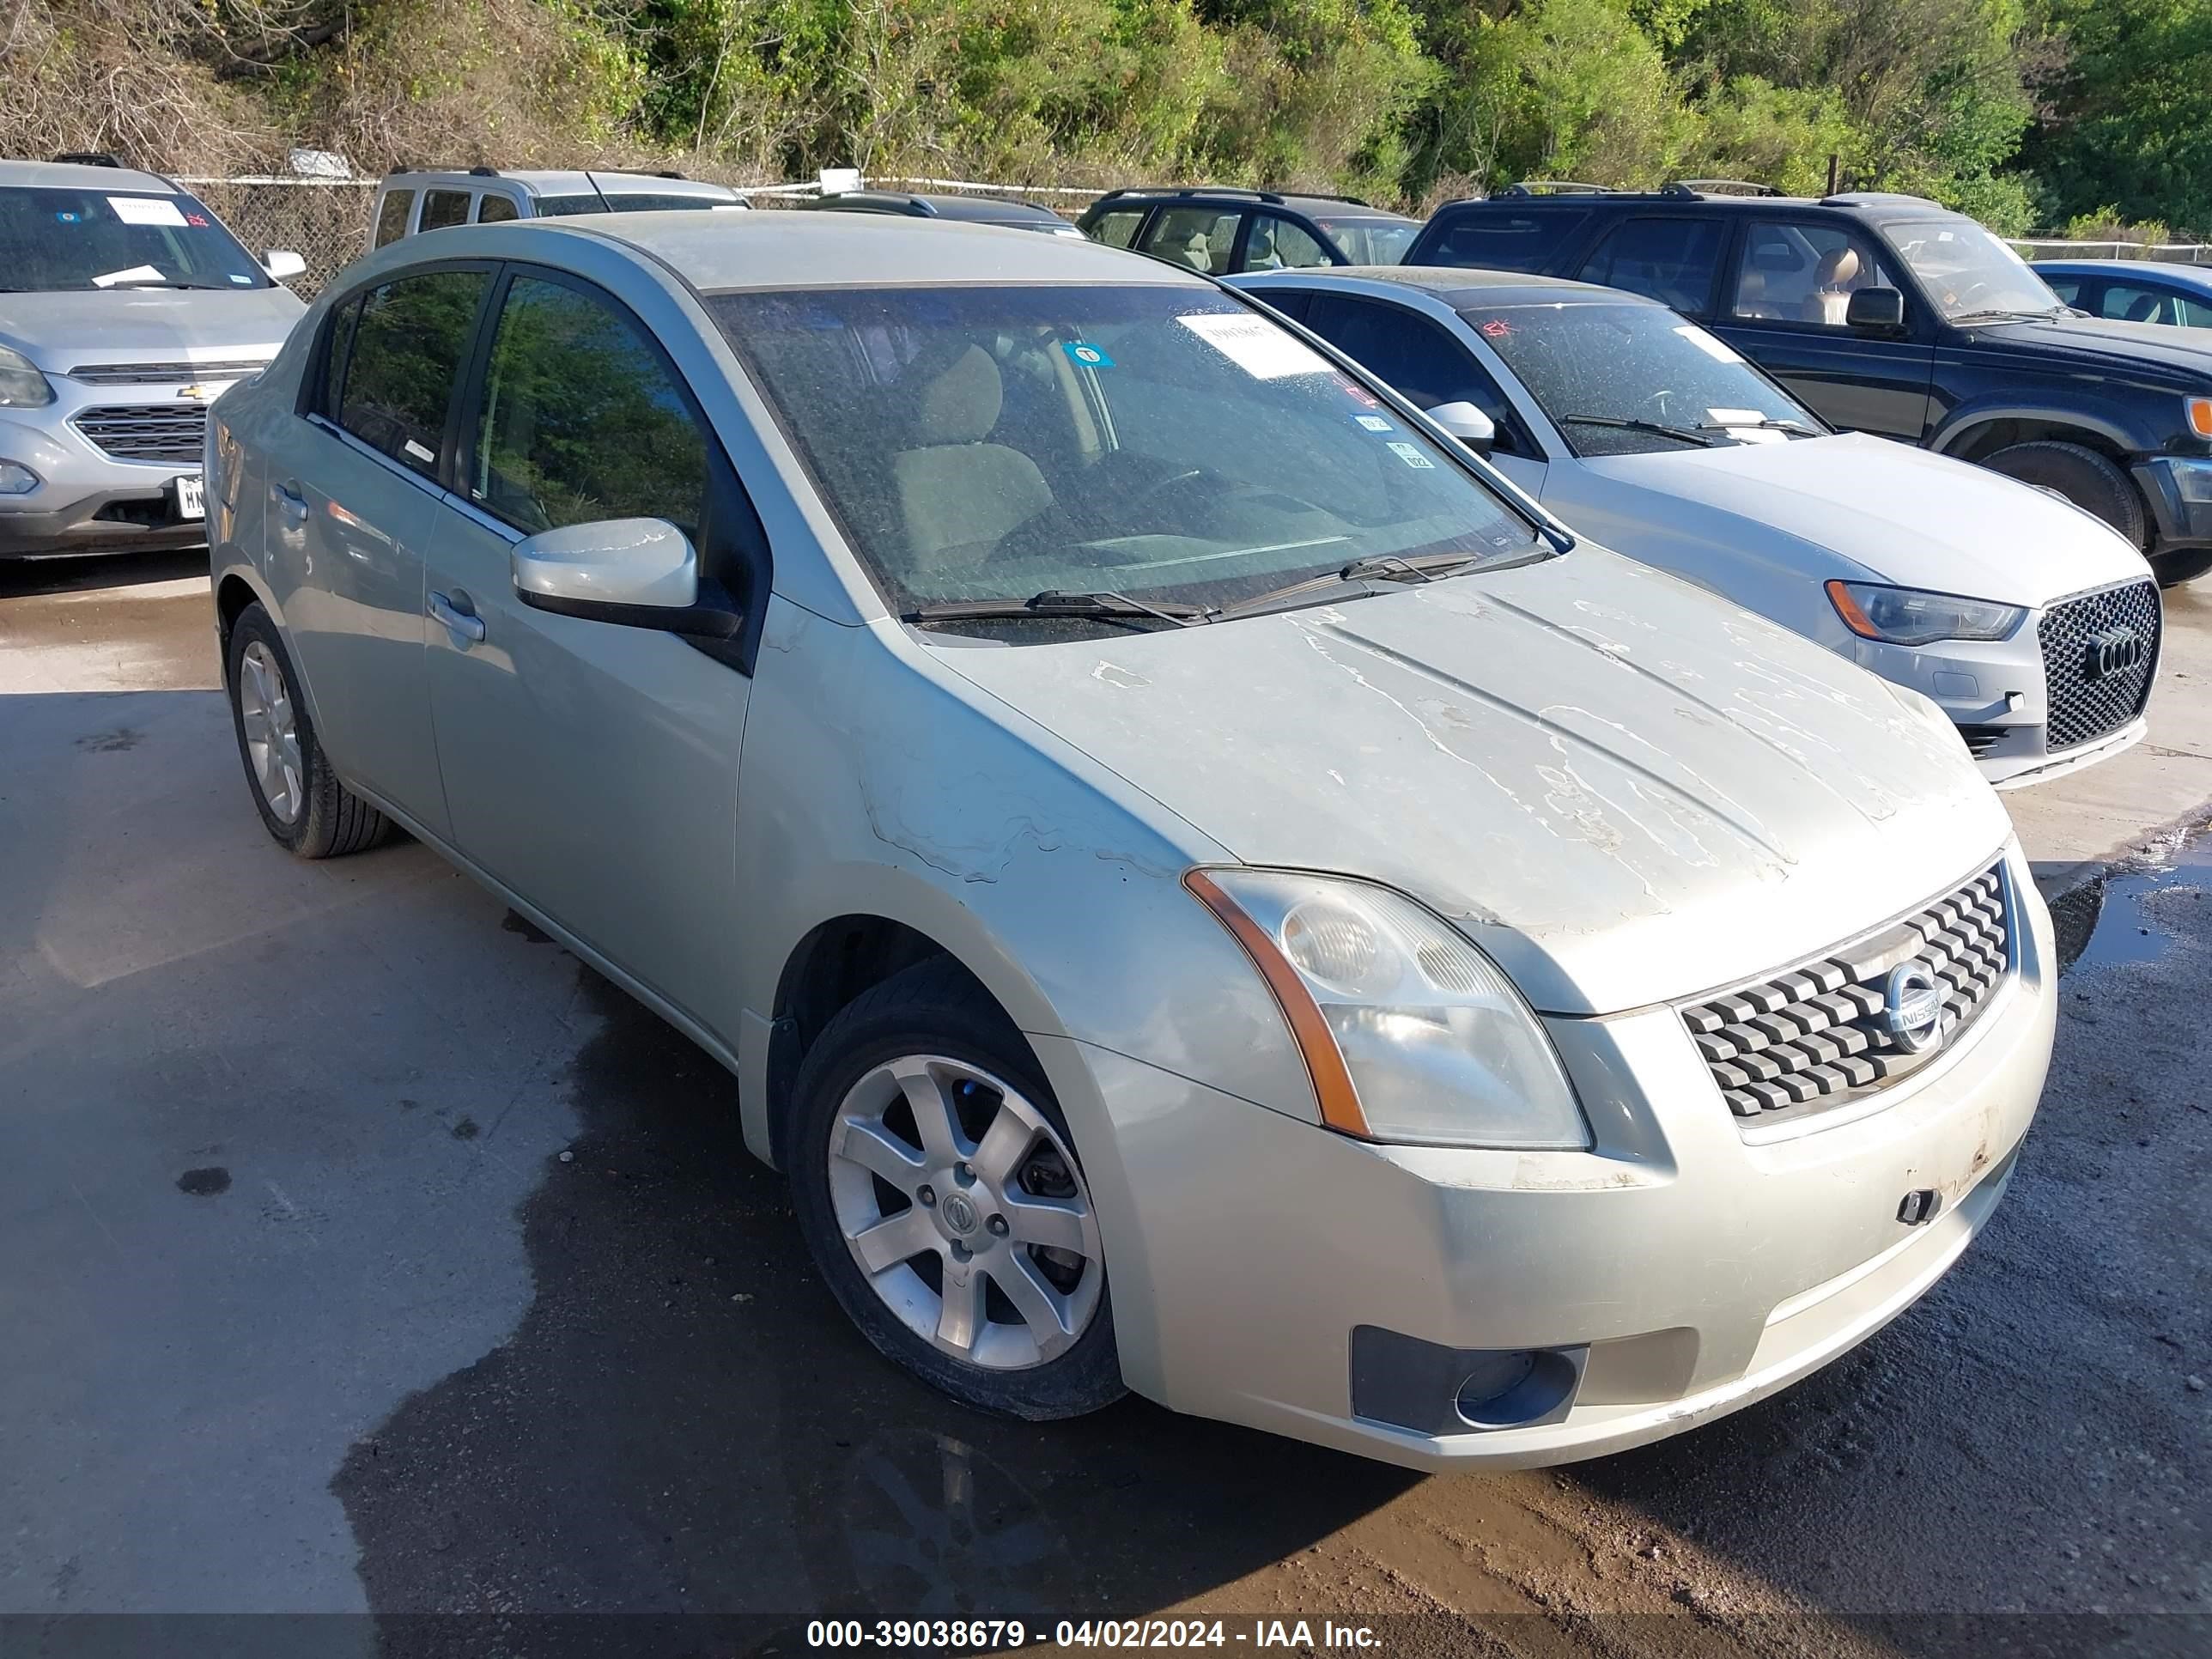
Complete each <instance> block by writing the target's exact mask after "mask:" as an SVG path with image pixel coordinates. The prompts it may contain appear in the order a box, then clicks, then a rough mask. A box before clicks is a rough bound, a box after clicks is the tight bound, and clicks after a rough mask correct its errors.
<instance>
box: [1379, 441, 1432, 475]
mask: <svg viewBox="0 0 2212 1659" xmlns="http://www.w3.org/2000/svg"><path fill="white" fill-rule="evenodd" d="M1390 448H1391V451H1392V452H1393V453H1395V455H1396V456H1397V457H1398V459H1400V460H1401V461H1403V462H1405V464H1406V465H1407V466H1416V467H1419V468H1421V469H1422V470H1423V471H1429V472H1433V471H1436V469H1437V464H1436V463H1435V462H1434V461H1432V460H1431V459H1429V458H1428V457H1427V456H1425V455H1424V454H1422V453H1421V452H1420V451H1419V449H1417V448H1415V447H1413V445H1412V444H1392V445H1391V446H1390Z"/></svg>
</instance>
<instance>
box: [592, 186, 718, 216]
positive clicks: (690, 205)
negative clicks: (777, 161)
mask: <svg viewBox="0 0 2212 1659" xmlns="http://www.w3.org/2000/svg"><path fill="white" fill-rule="evenodd" d="M730 205H731V204H730V203H727V202H722V201H717V200H716V199H715V198H714V197H711V196H674V195H670V196H656V195H654V194H653V192H652V191H645V190H633V191H623V193H621V194H620V195H610V196H609V197H607V207H608V209H609V210H611V211H612V212H616V213H690V212H700V213H703V212H705V211H706V210H708V208H718V207H728V206H730Z"/></svg>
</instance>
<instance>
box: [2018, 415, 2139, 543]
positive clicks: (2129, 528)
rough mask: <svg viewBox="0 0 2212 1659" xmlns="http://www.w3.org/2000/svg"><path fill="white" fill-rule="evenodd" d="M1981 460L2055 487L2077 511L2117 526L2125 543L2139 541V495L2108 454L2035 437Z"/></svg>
mask: <svg viewBox="0 0 2212 1659" xmlns="http://www.w3.org/2000/svg"><path fill="white" fill-rule="evenodd" d="M1982 465H1984V466H1985V467H1988V468H1989V469H1990V471H1992V472H2002V473H2003V474H2004V475H2005V476H2006V477H2008V478H2017V479H2019V480H2020V481H2021V483H2029V484H2037V485H2039V486H2041V487H2042V488H2043V489H2055V490H2057V492H2058V493H2059V494H2060V495H2063V496H2064V497H2065V498H2066V499H2067V500H2068V501H2071V502H2073V503H2074V505H2075V506H2076V507H2080V508H2081V510H2082V511H2083V512H2085V513H2089V514H2090V515H2091V516H2093V517H2094V518H2099V519H2102V520H2104V521H2105V522H2106V524H2108V525H2110V526H2112V528H2113V529H2115V530H2117V531H2118V532H2120V534H2121V535H2123V536H2124V537H2126V538H2127V539H2128V544H2129V545H2130V546H2131V547H2134V548H2136V549H2138V550H2140V549H2141V548H2142V545H2143V540H2144V530H2145V528H2146V524H2147V520H2146V518H2145V514H2144V511H2143V501H2142V495H2140V494H2139V493H2138V492H2137V491H2136V487H2135V483H2134V481H2133V480H2132V479H2130V477H2128V475H2127V474H2126V473H2124V472H2123V471H2121V470H2120V468H2119V466H2118V464H2117V463H2116V462H2114V461H2113V460H2112V459H2111V458H2110V457H2108V456H2104V455H2100V454H2099V453H2097V452H2096V451H2095V450H2093V449H2090V448H2087V447H2084V446H2083V445H2081V444H2069V443H2059V442H2057V441H2053V440H2050V439H2039V440H2038V441H2035V442H2033V443H2026V444H2014V445H2012V446H2011V447H2009V448H2006V449H2000V450H1998V451H1997V452H1996V453H1995V454H1993V455H1987V456H1984V457H1983V459H1982Z"/></svg>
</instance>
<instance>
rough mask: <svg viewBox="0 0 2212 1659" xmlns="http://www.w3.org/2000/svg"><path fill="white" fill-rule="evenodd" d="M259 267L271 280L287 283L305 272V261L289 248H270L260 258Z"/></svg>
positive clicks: (304, 274) (305, 273)
mask: <svg viewBox="0 0 2212 1659" xmlns="http://www.w3.org/2000/svg"><path fill="white" fill-rule="evenodd" d="M261 268H262V270H265V271H267V272H268V273H269V277H270V281H271V282H277V283H289V282H290V281H291V280H292V279H293V278H294V277H295V276H306V275H307V261H306V260H305V259H302V258H301V257H300V256H299V255H298V254H296V253H295V252H292V251H291V250H290V249H289V248H282V247H272V248H270V250H269V252H267V253H266V254H265V255H264V256H263V258H262V260H261Z"/></svg>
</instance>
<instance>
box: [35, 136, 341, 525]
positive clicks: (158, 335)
mask: <svg viewBox="0 0 2212 1659" xmlns="http://www.w3.org/2000/svg"><path fill="white" fill-rule="evenodd" d="M303 269H305V266H304V265H303V264H302V263H301V259H300V256H299V255H298V254H296V253H283V252H270V253H269V254H268V255H267V257H266V258H265V259H256V258H254V257H253V256H252V254H250V253H248V252H246V250H245V249H244V248H243V247H241V246H239V243H238V240H237V239H236V238H234V236H232V235H231V234H230V233H229V232H228V231H227V230H225V229H224V228H222V224H221V223H219V222H217V221H216V216H215V215H214V214H212V213H210V211H209V210H207V208H206V207H204V205H202V204H200V203H199V202H198V201H197V200H195V199H194V198H193V197H190V196H188V195H186V194H185V192H184V191H181V190H179V189H178V188H177V186H176V185H173V184H172V183H170V182H169V181H168V180H167V179H163V178H161V177H158V176H157V175H155V174H154V173H136V172H133V171H131V170H130V169H128V168H125V167H115V166H112V165H106V164H85V163H58V162H48V161H0V559H7V558H21V557H26V556H35V555H41V554H50V553H106V552H115V551H118V550H137V549H155V548H169V547H195V546H197V545H199V544H201V543H202V542H204V540H205V539H206V536H205V533H204V527H203V509H202V507H201V494H200V449H201V443H202V441H203V438H204V435H205V433H206V429H207V406H208V404H210V403H212V402H213V401H214V400H215V398H216V397H217V396H219V395H220V394H221V393H222V392H226V391H228V389H229V388H230V387H231V386H232V385H233V384H234V383H235V382H236V381H238V380H243V379H245V378H246V377H247V376H249V375H252V374H258V373H259V372H260V370H261V368H262V367H263V365H264V364H265V363H267V362H269V360H270V358H272V357H274V356H276V349H277V348H278V347H279V346H281V345H283V343H284V337H285V336H286V335H287V334H289V332H290V331H291V328H292V324H293V321H294V319H296V318H297V317H298V316H299V315H300V313H301V304H300V301H298V300H297V299H296V298H295V297H294V296H293V295H292V294H291V293H290V292H289V290H287V289H284V288H283V286H281V284H282V283H283V282H284V281H285V280H288V279H289V278H290V277H293V276H298V275H299V274H300V272H301V270H303Z"/></svg>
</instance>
